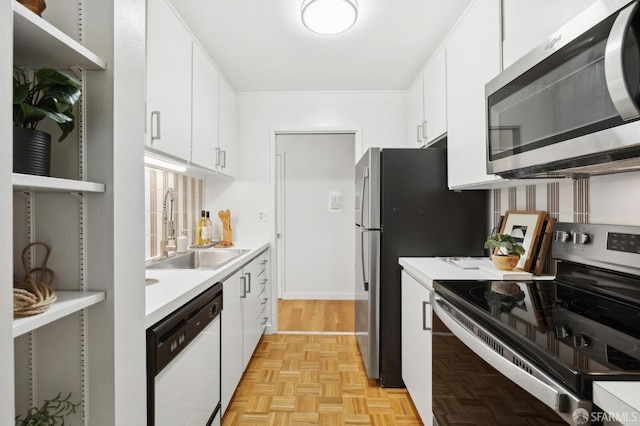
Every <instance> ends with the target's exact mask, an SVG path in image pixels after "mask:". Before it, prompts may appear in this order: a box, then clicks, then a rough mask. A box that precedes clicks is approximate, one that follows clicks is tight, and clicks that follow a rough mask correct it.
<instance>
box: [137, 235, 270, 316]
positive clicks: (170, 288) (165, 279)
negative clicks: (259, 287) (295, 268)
mask: <svg viewBox="0 0 640 426" xmlns="http://www.w3.org/2000/svg"><path fill="white" fill-rule="evenodd" d="M234 248H236V249H249V251H248V252H247V253H244V254H243V255H241V256H239V257H238V258H237V259H234V260H233V262H230V263H228V264H226V265H225V266H223V267H222V268H220V269H215V270H203V269H199V270H184V269H181V270H177V269H147V270H146V271H145V277H146V278H156V279H159V282H158V283H156V284H150V285H147V286H146V287H145V297H146V303H145V326H146V328H149V327H150V326H152V325H154V324H155V323H157V322H158V321H160V320H161V319H163V318H164V317H166V316H167V315H169V314H170V313H172V312H173V311H175V310H176V309H178V308H179V307H181V306H182V305H184V304H185V303H187V302H188V301H190V300H191V299H193V298H194V297H196V296H197V295H198V294H200V293H202V292H203V291H205V290H206V289H208V288H209V287H211V286H212V285H214V284H215V283H217V282H220V281H224V280H225V279H226V278H227V277H229V276H231V275H232V274H233V273H235V272H236V271H237V270H238V269H240V268H242V267H243V266H244V265H246V264H247V263H249V262H250V261H251V260H253V259H254V258H255V257H257V256H258V255H259V254H260V253H262V252H263V251H264V250H266V249H267V248H269V242H265V243H260V244H251V245H242V244H235V245H234Z"/></svg>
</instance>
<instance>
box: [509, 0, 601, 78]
mask: <svg viewBox="0 0 640 426" xmlns="http://www.w3.org/2000/svg"><path fill="white" fill-rule="evenodd" d="M594 2H595V0H571V1H557V0H538V1H515V0H509V1H504V2H503V6H502V7H503V11H502V12H503V15H502V16H503V20H504V22H503V28H504V41H503V53H502V54H503V56H502V57H503V64H504V68H507V67H509V66H510V65H511V64H513V63H514V62H515V61H517V60H518V59H519V58H521V57H522V56H523V55H525V54H527V53H528V52H529V51H530V50H531V49H533V48H535V47H536V46H538V45H539V44H540V43H542V42H543V41H545V40H546V39H547V38H548V37H550V36H551V35H552V34H553V32H554V31H556V30H558V29H559V28H560V27H562V26H563V25H564V24H566V23H567V22H569V21H570V20H571V19H573V18H574V17H576V16H577V15H578V14H580V12H582V11H583V10H585V9H586V8H588V7H589V6H590V5H592V4H593V3H594Z"/></svg>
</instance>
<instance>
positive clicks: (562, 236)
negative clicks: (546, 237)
mask: <svg viewBox="0 0 640 426" xmlns="http://www.w3.org/2000/svg"><path fill="white" fill-rule="evenodd" d="M570 237H571V234H569V233H568V232H565V231H556V232H555V235H554V237H553V239H554V240H555V241H558V242H561V243H566V242H567V241H569V238H570Z"/></svg>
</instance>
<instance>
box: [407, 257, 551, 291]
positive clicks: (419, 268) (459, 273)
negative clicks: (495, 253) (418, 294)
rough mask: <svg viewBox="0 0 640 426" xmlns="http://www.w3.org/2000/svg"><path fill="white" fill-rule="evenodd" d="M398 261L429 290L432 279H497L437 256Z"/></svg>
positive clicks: (537, 277) (541, 277) (534, 277)
mask: <svg viewBox="0 0 640 426" xmlns="http://www.w3.org/2000/svg"><path fill="white" fill-rule="evenodd" d="M398 263H399V264H400V266H402V267H403V268H404V269H405V270H406V271H407V272H408V273H409V274H410V275H412V276H413V277H414V278H415V279H417V280H418V281H420V282H421V283H422V285H424V286H425V287H426V288H427V290H430V291H432V290H433V288H431V286H432V281H433V280H491V281H498V280H499V278H496V277H495V276H493V275H491V274H489V273H487V272H484V271H483V270H481V269H462V268H458V267H457V266H454V265H451V264H448V263H446V262H444V261H442V260H441V259H438V258H437V257H400V258H399V259H398ZM553 278H554V277H553V276H550V275H546V276H533V277H532V279H534V280H551V279H553ZM515 281H517V280H515Z"/></svg>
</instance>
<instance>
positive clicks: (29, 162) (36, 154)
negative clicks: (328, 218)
mask: <svg viewBox="0 0 640 426" xmlns="http://www.w3.org/2000/svg"><path fill="white" fill-rule="evenodd" d="M50 163H51V135H50V134H49V133H45V132H41V131H40V130H34V129H25V128H24V127H15V126H14V127H13V172H14V173H24V174H28V175H38V176H49V173H50Z"/></svg>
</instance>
